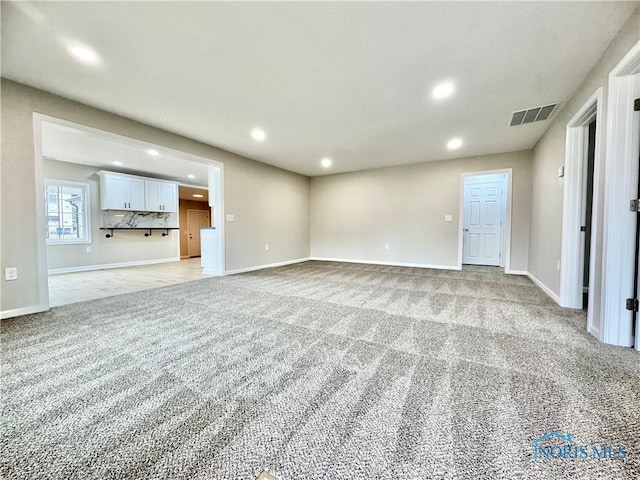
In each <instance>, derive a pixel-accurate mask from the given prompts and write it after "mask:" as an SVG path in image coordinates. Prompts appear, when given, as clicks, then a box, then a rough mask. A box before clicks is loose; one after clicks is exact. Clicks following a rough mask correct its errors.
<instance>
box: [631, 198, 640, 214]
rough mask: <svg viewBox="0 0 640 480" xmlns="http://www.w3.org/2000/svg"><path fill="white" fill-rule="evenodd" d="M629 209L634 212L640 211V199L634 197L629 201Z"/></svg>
mask: <svg viewBox="0 0 640 480" xmlns="http://www.w3.org/2000/svg"><path fill="white" fill-rule="evenodd" d="M629 210H631V211H632V212H640V199H636V198H634V199H633V200H631V201H630V202H629Z"/></svg>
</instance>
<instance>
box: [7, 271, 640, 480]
mask: <svg viewBox="0 0 640 480" xmlns="http://www.w3.org/2000/svg"><path fill="white" fill-rule="evenodd" d="M1 334H2V335H1V338H2V417H1V420H2V424H1V431H0V448H1V450H2V451H1V453H0V463H1V467H0V472H1V473H2V474H3V475H4V476H5V477H7V478H9V479H45V478H46V479H84V480H87V479H101V480H102V479H255V478H256V476H257V475H258V473H260V472H261V471H263V470H265V469H267V470H268V471H270V472H271V473H273V474H274V475H276V476H277V477H278V478H279V479H282V480H292V479H327V480H329V479H330V480H340V479H345V480H347V479H390V480H391V479H429V478H447V479H457V478H465V479H467V478H468V479H475V478H500V479H502V478H504V479H507V478H509V479H511V478H526V479H538V478H539V479H547V478H580V479H591V478H593V479H595V478H639V477H640V440H639V437H640V356H639V355H638V354H637V353H636V352H634V351H633V350H631V349H626V348H618V347H611V346H607V345H603V344H600V343H599V342H597V341H596V340H595V339H594V338H592V337H591V336H590V335H589V334H587V333H586V331H585V315H584V313H583V312H581V311H574V310H567V309H561V308H559V307H557V306H556V305H555V304H554V303H553V302H552V301H551V300H549V299H548V298H547V297H546V296H545V295H544V294H543V293H542V292H541V291H540V290H539V289H538V288H537V287H536V286H534V285H533V284H532V283H531V282H530V281H529V280H528V279H527V278H524V277H514V276H506V275H504V274H502V273H500V272H499V271H497V270H496V269H491V268H486V267H484V268H483V267H476V268H473V267H471V268H466V269H465V270H464V271H462V272H454V271H444V270H442V271H439V270H424V269H412V268H401V267H383V266H373V265H357V264H346V263H328V262H326V263H325V262H306V263H302V264H297V265H292V266H287V267H281V268H276V269H269V270H262V271H257V272H251V273H246V274H241V275H233V276H228V277H220V278H209V279H203V280H197V281H193V282H189V283H185V284H181V285H172V286H167V287H162V288H158V289H154V290H149V291H144V292H137V293H131V294H126V295H119V296H114V297H109V298H104V299H100V300H95V301H90V302H84V303H77V304H73V305H67V306H63V307H57V308H54V309H52V310H51V311H49V312H46V313H42V314H36V315H30V316H25V317H19V318H15V319H10V320H6V321H3V322H2V331H1ZM550 431H557V432H561V433H563V434H564V433H566V432H570V433H571V434H572V436H573V438H574V439H575V440H576V441H577V442H578V443H580V444H585V445H592V444H596V445H602V444H613V445H624V446H626V449H627V452H628V456H627V457H626V458H625V459H623V460H596V459H584V460H580V459H577V460H575V459H569V460H561V459H555V460H554V459H544V460H541V461H537V462H536V461H534V460H533V452H532V447H531V446H530V445H529V442H531V441H533V440H534V439H536V438H537V437H539V436H541V435H543V434H545V433H547V432H550Z"/></svg>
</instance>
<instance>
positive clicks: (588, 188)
mask: <svg viewBox="0 0 640 480" xmlns="http://www.w3.org/2000/svg"><path fill="white" fill-rule="evenodd" d="M596 122H597V117H596V118H594V119H593V121H592V122H591V123H589V125H588V126H587V147H586V152H587V158H586V161H585V162H584V171H583V173H582V178H583V182H584V186H583V191H584V195H583V200H582V216H583V217H582V218H583V221H582V222H581V223H582V226H581V227H580V230H581V232H583V233H584V235H583V236H582V242H581V250H582V266H581V269H582V292H583V293H582V309H583V310H587V309H588V306H589V283H590V272H589V265H590V263H591V229H592V219H593V173H594V165H595V152H596Z"/></svg>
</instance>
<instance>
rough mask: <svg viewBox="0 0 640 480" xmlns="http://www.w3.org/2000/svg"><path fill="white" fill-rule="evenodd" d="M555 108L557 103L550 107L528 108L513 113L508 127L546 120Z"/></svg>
mask: <svg viewBox="0 0 640 480" xmlns="http://www.w3.org/2000/svg"><path fill="white" fill-rule="evenodd" d="M557 106H558V104H557V103H552V104H551V105H543V106H542V107H534V108H528V109H527V110H520V111H518V112H513V114H512V115H511V122H510V123H509V126H510V127H515V126H516V125H524V124H525V123H532V122H540V121H542V120H546V119H547V118H549V117H550V116H551V114H552V113H553V111H554V110H555V109H556V107H557Z"/></svg>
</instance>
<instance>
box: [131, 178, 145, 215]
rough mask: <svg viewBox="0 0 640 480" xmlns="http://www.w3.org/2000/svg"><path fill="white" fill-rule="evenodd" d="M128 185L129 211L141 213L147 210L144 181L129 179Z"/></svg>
mask: <svg viewBox="0 0 640 480" xmlns="http://www.w3.org/2000/svg"><path fill="white" fill-rule="evenodd" d="M127 184H128V194H129V199H128V200H127V202H128V208H127V210H139V211H144V210H146V206H145V198H144V197H145V194H144V180H142V179H140V180H138V179H136V178H131V177H128V178H127Z"/></svg>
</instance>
